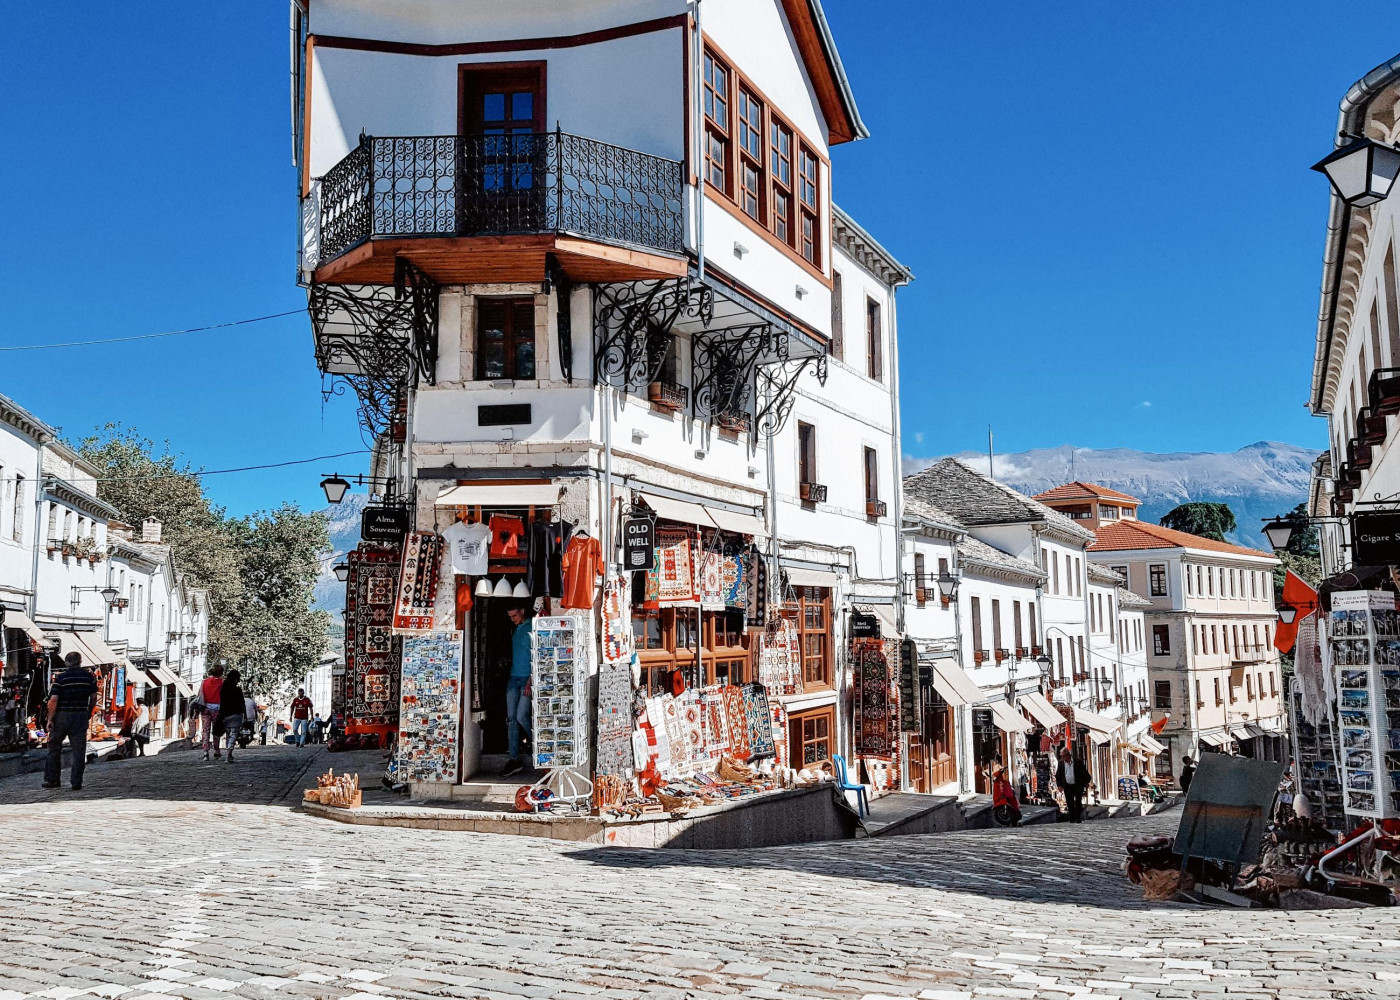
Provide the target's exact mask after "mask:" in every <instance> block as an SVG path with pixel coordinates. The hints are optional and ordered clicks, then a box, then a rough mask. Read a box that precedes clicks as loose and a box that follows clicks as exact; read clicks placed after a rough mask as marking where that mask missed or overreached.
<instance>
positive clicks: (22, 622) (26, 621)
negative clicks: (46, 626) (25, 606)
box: [5, 610, 48, 642]
mask: <svg viewBox="0 0 1400 1000" xmlns="http://www.w3.org/2000/svg"><path fill="white" fill-rule="evenodd" d="M5 627H6V628H17V629H19V630H20V631H21V632H23V633H24V634H25V635H27V636H29V638H31V639H33V640H34V641H35V642H45V641H47V639H48V636H46V635H44V631H43V629H41V628H39V626H38V625H35V624H34V622H33V620H32V619H31V618H30V617H29V616H28V615H26V614H25V613H24V612H23V611H8V610H7V611H6V612H5Z"/></svg>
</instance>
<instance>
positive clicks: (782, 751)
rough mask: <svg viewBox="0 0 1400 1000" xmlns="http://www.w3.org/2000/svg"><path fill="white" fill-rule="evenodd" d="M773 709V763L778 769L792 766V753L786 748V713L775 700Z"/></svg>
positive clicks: (781, 705)
mask: <svg viewBox="0 0 1400 1000" xmlns="http://www.w3.org/2000/svg"><path fill="white" fill-rule="evenodd" d="M772 708H773V763H774V764H776V765H777V766H778V767H791V766H792V752H791V750H790V748H789V746H788V713H787V709H786V708H784V707H783V703H782V702H781V701H778V700H777V699H776V698H775V699H774V700H773V702H772Z"/></svg>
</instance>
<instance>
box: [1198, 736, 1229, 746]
mask: <svg viewBox="0 0 1400 1000" xmlns="http://www.w3.org/2000/svg"><path fill="white" fill-rule="evenodd" d="M1201 742H1202V743H1206V744H1209V745H1210V746H1213V747H1223V746H1224V745H1225V744H1226V743H1229V742H1230V737H1229V736H1228V735H1226V734H1225V733H1204V734H1202V736H1201Z"/></svg>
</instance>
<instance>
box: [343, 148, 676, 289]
mask: <svg viewBox="0 0 1400 1000" xmlns="http://www.w3.org/2000/svg"><path fill="white" fill-rule="evenodd" d="M683 192H684V180H683V174H682V168H681V164H680V163H679V162H678V161H676V160H668V159H666V158H664V157H660V156H652V155H651V154H649V153H639V152H637V151H636V150H632V149H624V148H622V147H621V146H614V145H611V144H609V143H606V142H599V141H597V140H595V139H585V138H583V137H581V136H576V135H569V134H568V133H567V132H557V131H556V132H543V133H520V134H515V135H475V136H456V135H438V136H403V137H397V138H375V137H372V136H362V137H361V139H360V144H359V145H358V146H356V147H355V148H354V149H353V150H351V151H350V153H349V155H347V156H346V157H345V158H344V159H343V160H341V161H340V162H339V163H337V164H336V165H335V166H334V167H332V168H331V169H330V170H329V171H327V173H326V175H325V176H324V177H323V178H322V179H321V189H320V247H319V254H318V259H317V261H316V263H317V264H318V265H319V264H324V263H326V262H327V261H330V260H333V259H335V258H336V257H339V256H340V255H342V254H344V253H345V252H346V251H347V250H350V249H352V248H354V247H356V246H359V245H360V244H361V243H363V242H365V241H366V240H369V239H372V238H375V237H397V238H403V237H415V236H436V237H444V236H510V235H523V234H533V233H554V232H558V233H572V234H576V235H579V236H583V237H588V238H592V239H598V240H602V241H605V242H608V243H619V244H627V245H633V246H639V247H646V248H649V249H655V250H663V251H667V252H670V253H679V252H681V251H682V250H684V248H685V242H684V212H683V204H684V202H683Z"/></svg>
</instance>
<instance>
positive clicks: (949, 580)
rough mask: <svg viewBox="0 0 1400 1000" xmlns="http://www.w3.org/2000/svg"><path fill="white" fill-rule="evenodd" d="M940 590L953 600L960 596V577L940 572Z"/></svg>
mask: <svg viewBox="0 0 1400 1000" xmlns="http://www.w3.org/2000/svg"><path fill="white" fill-rule="evenodd" d="M938 592H939V593H940V594H942V595H943V596H944V597H946V598H947V599H948V600H949V601H952V600H954V599H956V598H957V596H958V578H957V577H956V576H954V575H953V574H952V573H940V574H938Z"/></svg>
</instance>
